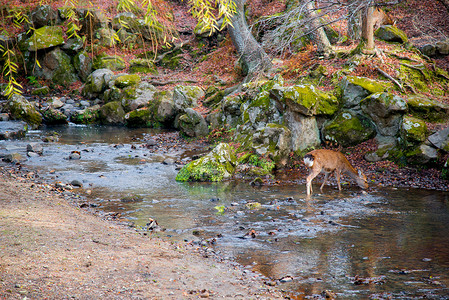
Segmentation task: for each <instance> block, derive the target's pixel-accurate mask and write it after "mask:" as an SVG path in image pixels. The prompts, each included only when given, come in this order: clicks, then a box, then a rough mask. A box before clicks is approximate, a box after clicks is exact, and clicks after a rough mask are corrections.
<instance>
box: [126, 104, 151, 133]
mask: <svg viewBox="0 0 449 300" xmlns="http://www.w3.org/2000/svg"><path fill="white" fill-rule="evenodd" d="M125 125H126V126H127V127H149V128H154V127H159V126H157V124H155V122H154V116H153V114H152V113H151V111H150V110H149V109H148V108H146V107H144V108H139V109H136V110H133V111H130V112H129V113H127V114H126V115H125Z"/></svg>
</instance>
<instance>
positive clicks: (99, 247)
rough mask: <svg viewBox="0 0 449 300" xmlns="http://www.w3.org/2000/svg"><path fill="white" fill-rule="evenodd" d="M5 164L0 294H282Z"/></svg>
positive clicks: (0, 182) (0, 188)
mask: <svg viewBox="0 0 449 300" xmlns="http://www.w3.org/2000/svg"><path fill="white" fill-rule="evenodd" d="M20 179H21V178H13V177H11V175H8V173H6V172H1V171H0V299H23V298H25V297H26V298H28V299H43V298H50V299H67V298H75V299H130V298H136V299H197V298H212V299H220V298H221V299H223V298H224V299H282V298H283V296H282V294H281V292H279V291H277V290H276V288H273V287H269V286H267V285H264V283H263V278H261V277H260V276H258V274H255V273H252V272H245V271H244V270H242V269H241V268H240V267H238V266H236V265H233V264H232V263H230V262H220V261H218V260H216V259H212V258H204V257H202V256H201V255H200V254H199V253H197V252H195V251H194V249H193V248H191V246H188V245H183V244H173V243H170V242H167V241H164V240H162V239H160V238H157V237H151V236H150V237H148V236H145V235H143V234H142V233H139V232H137V231H135V230H133V229H131V228H126V227H124V226H120V225H118V224H115V223H113V222H110V221H105V220H102V219H101V218H99V217H98V216H95V215H93V214H90V213H88V212H86V211H83V210H81V209H79V208H76V207H75V206H73V205H71V204H69V202H68V201H67V200H66V199H64V198H63V197H61V196H59V195H57V194H56V193H53V192H51V191H49V190H48V189H47V188H45V187H43V186H41V185H37V184H33V183H31V182H28V180H20Z"/></svg>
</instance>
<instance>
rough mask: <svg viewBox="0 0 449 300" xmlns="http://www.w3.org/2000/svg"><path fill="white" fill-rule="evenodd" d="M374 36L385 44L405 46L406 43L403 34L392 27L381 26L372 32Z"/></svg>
mask: <svg viewBox="0 0 449 300" xmlns="http://www.w3.org/2000/svg"><path fill="white" fill-rule="evenodd" d="M374 35H375V36H376V37H377V38H378V39H380V40H384V41H387V42H396V43H401V44H405V43H407V42H408V38H407V35H406V34H405V32H404V31H402V30H400V29H399V28H397V27H396V26H394V25H384V26H381V27H379V29H377V30H376V31H375V32H374Z"/></svg>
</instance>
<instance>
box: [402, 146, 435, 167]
mask: <svg viewBox="0 0 449 300" xmlns="http://www.w3.org/2000/svg"><path fill="white" fill-rule="evenodd" d="M405 157H406V158H407V163H409V164H414V165H420V166H422V165H425V164H429V163H433V162H435V161H436V159H437V158H438V152H437V150H436V149H435V148H433V147H431V146H429V145H425V144H421V145H419V146H417V147H415V148H413V149H411V150H409V151H407V152H405Z"/></svg>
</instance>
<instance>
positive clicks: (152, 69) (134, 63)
mask: <svg viewBox="0 0 449 300" xmlns="http://www.w3.org/2000/svg"><path fill="white" fill-rule="evenodd" d="M129 72H130V73H144V74H153V75H157V74H159V72H158V71H157V68H156V66H155V65H154V63H153V61H152V60H151V59H132V60H131V61H130V62H129Z"/></svg>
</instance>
